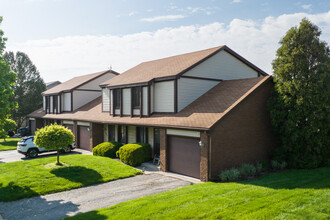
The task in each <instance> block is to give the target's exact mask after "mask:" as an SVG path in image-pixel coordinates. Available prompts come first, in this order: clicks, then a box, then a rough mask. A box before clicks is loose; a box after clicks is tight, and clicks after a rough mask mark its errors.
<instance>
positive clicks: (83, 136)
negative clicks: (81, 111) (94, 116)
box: [78, 126, 91, 150]
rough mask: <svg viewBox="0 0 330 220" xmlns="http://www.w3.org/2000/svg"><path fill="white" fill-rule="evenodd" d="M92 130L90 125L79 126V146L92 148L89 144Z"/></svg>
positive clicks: (86, 148)
mask: <svg viewBox="0 0 330 220" xmlns="http://www.w3.org/2000/svg"><path fill="white" fill-rule="evenodd" d="M89 137H90V131H89V127H85V126H79V145H78V146H79V148H81V149H85V150H91V149H90V146H89V144H90V143H89Z"/></svg>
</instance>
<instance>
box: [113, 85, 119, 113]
mask: <svg viewBox="0 0 330 220" xmlns="http://www.w3.org/2000/svg"><path fill="white" fill-rule="evenodd" d="M113 105H114V107H115V109H119V108H120V89H114V90H113Z"/></svg>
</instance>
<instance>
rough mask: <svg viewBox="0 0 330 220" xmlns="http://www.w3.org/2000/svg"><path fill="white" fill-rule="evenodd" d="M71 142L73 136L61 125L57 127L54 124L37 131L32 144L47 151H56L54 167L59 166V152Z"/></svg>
mask: <svg viewBox="0 0 330 220" xmlns="http://www.w3.org/2000/svg"><path fill="white" fill-rule="evenodd" d="M73 141H74V135H73V134H72V132H71V130H69V129H68V128H66V127H64V126H62V125H57V124H56V123H55V124H51V125H49V126H45V127H43V128H41V129H38V130H37V131H36V133H35V137H34V143H35V144H36V145H37V146H38V147H41V148H45V149H48V150H52V149H55V150H57V162H56V165H61V163H60V150H61V149H65V148H66V147H67V146H69V145H70V144H72V143H73Z"/></svg>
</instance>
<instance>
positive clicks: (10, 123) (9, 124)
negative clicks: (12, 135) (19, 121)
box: [0, 118, 17, 141]
mask: <svg viewBox="0 0 330 220" xmlns="http://www.w3.org/2000/svg"><path fill="white" fill-rule="evenodd" d="M16 126H17V125H16V123H15V121H14V120H12V119H9V118H7V119H6V120H5V121H4V123H3V126H2V128H0V138H3V139H4V141H6V137H7V136H8V131H14V130H15V129H16Z"/></svg>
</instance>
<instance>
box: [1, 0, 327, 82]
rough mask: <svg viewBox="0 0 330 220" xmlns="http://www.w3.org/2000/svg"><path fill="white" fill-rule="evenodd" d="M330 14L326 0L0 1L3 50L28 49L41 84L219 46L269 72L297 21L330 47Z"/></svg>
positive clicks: (121, 68) (124, 67) (121, 69)
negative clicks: (306, 22)
mask: <svg viewBox="0 0 330 220" xmlns="http://www.w3.org/2000/svg"><path fill="white" fill-rule="evenodd" d="M329 10H330V1H325V0H318V1H317V0H314V1H312V0H309V1H308V0H304V1H290V0H286V1H283V0H277V1H257V0H250V1H249V0H219V1H217V0H203V1H196V0H193V1H192V0H190V1H188V0H185V1H184V0H181V1H167V0H162V1H160V0H158V1H156V0H141V1H137V0H136V1H133V0H132V1H128V0H126V1H105V0H94V1H92V0H0V16H3V18H4V21H3V23H2V25H1V29H2V30H4V31H5V36H6V37H8V42H7V49H8V50H14V51H17V50H20V51H24V52H26V53H27V54H28V55H29V56H30V57H31V59H32V61H33V62H34V63H35V64H36V66H37V68H38V69H39V70H40V73H41V75H42V77H43V78H44V79H45V81H52V80H61V81H64V80H67V79H69V78H71V77H73V76H76V75H81V74H85V73H90V72H96V71H99V70H103V69H106V68H108V67H109V66H112V68H113V69H115V70H117V71H120V72H122V71H125V70H127V69H128V68H130V67H132V66H134V65H136V64H138V63H140V62H143V61H146V60H151V59H157V58H161V57H166V56H170V55H175V54H178V53H185V52H191V51H194V50H199V49H206V48H209V47H213V46H218V45H223V44H226V45H228V46H229V47H231V48H232V49H234V50H235V51H236V52H238V53H239V54H241V55H243V56H244V57H246V58H247V59H248V60H250V61H251V62H253V63H255V64H256V65H258V66H259V67H261V68H262V69H264V70H265V71H267V72H269V73H271V65H270V63H271V61H272V59H273V58H274V55H275V51H276V48H277V47H278V44H277V42H278V41H279V40H280V38H281V37H282V36H283V35H284V34H285V32H286V31H287V30H288V28H290V27H291V26H294V25H297V24H298V23H299V21H300V20H301V18H303V17H307V18H309V19H310V20H312V21H313V22H314V23H316V24H317V25H318V26H319V27H320V28H321V30H322V31H323V33H324V34H323V35H322V39H323V40H326V41H327V42H329V40H330V39H329V36H330V30H329V26H330V25H329V23H330V11H329ZM252 51H253V52H252Z"/></svg>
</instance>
